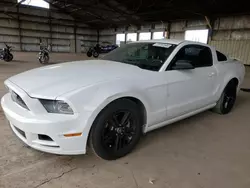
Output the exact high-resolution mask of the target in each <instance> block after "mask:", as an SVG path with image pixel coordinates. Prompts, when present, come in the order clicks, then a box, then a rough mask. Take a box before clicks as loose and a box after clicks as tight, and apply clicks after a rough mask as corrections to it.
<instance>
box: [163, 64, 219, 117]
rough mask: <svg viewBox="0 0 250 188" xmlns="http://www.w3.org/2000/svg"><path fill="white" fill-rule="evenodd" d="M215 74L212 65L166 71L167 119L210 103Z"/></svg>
mask: <svg viewBox="0 0 250 188" xmlns="http://www.w3.org/2000/svg"><path fill="white" fill-rule="evenodd" d="M215 76H216V73H215V69H214V68H213V67H204V68H197V69H192V70H181V71H180V70H179V71H177V70H172V71H168V72H167V79H168V87H167V95H168V100H167V114H168V115H167V116H168V119H169V118H174V117H176V116H179V115H183V114H185V113H188V112H191V111H194V110H196V109H199V108H202V107H205V106H207V105H209V104H211V103H212V97H213V95H214V90H215V85H214V82H215Z"/></svg>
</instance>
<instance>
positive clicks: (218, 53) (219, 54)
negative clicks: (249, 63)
mask: <svg viewBox="0 0 250 188" xmlns="http://www.w3.org/2000/svg"><path fill="white" fill-rule="evenodd" d="M216 54H217V59H218V61H227V57H226V56H225V55H224V54H223V53H221V52H219V51H216Z"/></svg>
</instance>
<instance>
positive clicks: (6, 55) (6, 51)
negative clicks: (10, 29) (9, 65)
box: [0, 43, 13, 62]
mask: <svg viewBox="0 0 250 188" xmlns="http://www.w3.org/2000/svg"><path fill="white" fill-rule="evenodd" d="M4 44H5V48H3V49H1V50H0V59H1V60H4V61H6V62H10V61H12V60H13V54H12V53H11V50H12V47H11V46H8V45H7V44H6V43H4Z"/></svg>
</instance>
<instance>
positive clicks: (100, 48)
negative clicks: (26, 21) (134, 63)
mask: <svg viewBox="0 0 250 188" xmlns="http://www.w3.org/2000/svg"><path fill="white" fill-rule="evenodd" d="M116 48H118V46H117V45H113V44H109V43H105V42H103V43H102V45H100V44H96V46H95V47H92V48H90V49H89V50H88V52H87V56H88V57H91V56H92V55H93V56H94V57H95V58H97V57H98V56H99V54H101V53H108V52H111V51H112V50H114V49H116Z"/></svg>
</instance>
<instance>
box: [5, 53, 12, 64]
mask: <svg viewBox="0 0 250 188" xmlns="http://www.w3.org/2000/svg"><path fill="white" fill-rule="evenodd" d="M12 60H13V55H12V54H8V55H7V56H6V58H5V59H4V61H6V62H10V61H12Z"/></svg>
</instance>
